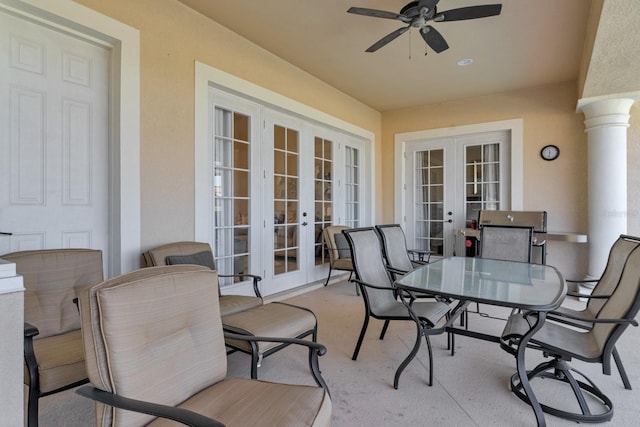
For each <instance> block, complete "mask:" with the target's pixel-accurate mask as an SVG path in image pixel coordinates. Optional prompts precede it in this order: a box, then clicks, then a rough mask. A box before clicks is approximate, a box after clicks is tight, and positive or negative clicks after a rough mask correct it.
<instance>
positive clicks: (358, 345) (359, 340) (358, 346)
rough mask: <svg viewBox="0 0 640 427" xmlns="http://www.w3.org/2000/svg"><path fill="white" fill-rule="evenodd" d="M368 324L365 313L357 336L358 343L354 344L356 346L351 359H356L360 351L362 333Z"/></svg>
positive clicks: (365, 330) (367, 316) (367, 317)
mask: <svg viewBox="0 0 640 427" xmlns="http://www.w3.org/2000/svg"><path fill="white" fill-rule="evenodd" d="M368 325H369V315H368V314H365V315H364V323H363V324H362V330H361V331H360V336H359V337H358V343H357V344H356V348H355V350H354V351H353V357H351V360H356V359H357V358H358V353H359V352H360V346H361V345H362V340H363V339H364V334H365V333H366V332H367V326H368Z"/></svg>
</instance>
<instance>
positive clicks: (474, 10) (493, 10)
mask: <svg viewBox="0 0 640 427" xmlns="http://www.w3.org/2000/svg"><path fill="white" fill-rule="evenodd" d="M501 10H502V5H501V4H485V5H482V6H469V7H461V8H459V9H451V10H445V11H444V12H440V13H438V14H437V15H436V16H434V17H433V20H434V21H436V22H441V21H442V22H444V21H464V20H466V19H476V18H486V17H488V16H496V15H500V11H501Z"/></svg>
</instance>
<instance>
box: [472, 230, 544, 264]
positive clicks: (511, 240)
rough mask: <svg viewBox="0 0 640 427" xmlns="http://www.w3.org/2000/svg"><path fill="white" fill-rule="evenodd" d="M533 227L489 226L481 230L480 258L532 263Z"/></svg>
mask: <svg viewBox="0 0 640 427" xmlns="http://www.w3.org/2000/svg"><path fill="white" fill-rule="evenodd" d="M532 243H533V227H525V226H509V225H489V224H485V225H483V226H482V227H481V228H480V257H481V258H489V259H499V260H503V261H520V262H531V246H532Z"/></svg>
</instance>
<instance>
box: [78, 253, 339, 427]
mask: <svg viewBox="0 0 640 427" xmlns="http://www.w3.org/2000/svg"><path fill="white" fill-rule="evenodd" d="M217 280H218V278H217V273H216V272H215V271H212V270H210V269H208V268H205V267H201V266H195V265H176V266H165V267H151V268H144V269H141V270H137V271H134V272H132V273H129V274H125V275H122V276H119V277H115V278H113V279H110V280H108V281H106V282H102V283H100V284H98V285H96V286H93V287H91V288H90V289H89V290H87V291H85V292H83V293H81V294H80V312H81V315H82V331H83V342H84V349H85V353H86V361H87V372H88V374H89V379H90V381H91V386H83V387H81V388H79V389H78V390H77V393H78V394H80V395H82V396H85V397H89V398H91V399H94V400H96V401H97V402H98V403H97V404H96V421H97V425H98V426H104V427H106V426H113V427H118V426H129V427H137V426H169V425H171V426H173V425H176V422H178V423H181V424H184V425H189V426H222V425H227V426H328V425H329V422H330V419H331V400H330V397H329V394H328V392H327V391H325V390H323V389H322V388H320V387H313V386H306V385H288V384H279V383H272V382H263V381H258V380H253V379H245V378H234V379H226V378H225V377H226V372H227V357H226V352H225V343H224V338H225V336H227V337H228V336H232V337H233V338H234V339H238V340H254V339H256V340H257V339H261V340H270V339H271V338H262V337H245V336H237V335H233V334H230V333H228V332H224V331H223V328H222V324H221V321H220V318H221V316H220V308H219V304H218V292H217V291H216V289H215V288H214V287H213V286H211V283H212V282H216V281H217ZM295 342H296V343H297V344H304V345H306V346H308V347H310V348H312V349H313V351H314V355H315V356H314V357H315V360H316V363H315V365H316V367H317V357H318V355H322V354H324V352H325V351H326V349H325V348H324V347H323V346H322V345H320V344H317V343H312V342H308V341H302V340H296V341H295Z"/></svg>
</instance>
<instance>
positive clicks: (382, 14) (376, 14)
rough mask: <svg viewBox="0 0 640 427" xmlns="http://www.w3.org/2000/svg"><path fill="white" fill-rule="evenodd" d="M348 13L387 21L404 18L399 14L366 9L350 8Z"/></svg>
mask: <svg viewBox="0 0 640 427" xmlns="http://www.w3.org/2000/svg"><path fill="white" fill-rule="evenodd" d="M347 12H349V13H355V14H356V15H364V16H372V17H374V18H385V19H401V18H402V17H403V16H402V15H400V14H398V13H394V12H387V11H386V10H378V9H367V8H366V7H350V8H349V10H347Z"/></svg>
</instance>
